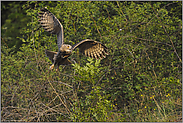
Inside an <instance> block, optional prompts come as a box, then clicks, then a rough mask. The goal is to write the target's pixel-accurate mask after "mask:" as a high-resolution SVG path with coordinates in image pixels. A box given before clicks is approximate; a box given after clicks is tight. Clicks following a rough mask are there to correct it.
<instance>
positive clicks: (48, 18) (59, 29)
mask: <svg viewBox="0 0 183 123" xmlns="http://www.w3.org/2000/svg"><path fill="white" fill-rule="evenodd" d="M40 11H41V12H40V13H38V14H39V16H38V18H40V19H39V20H38V21H39V22H40V24H41V25H42V27H43V28H44V29H45V31H48V32H50V33H52V34H57V44H58V52H53V51H48V50H45V53H46V55H47V56H48V57H49V59H50V60H51V61H52V63H53V64H52V65H51V66H50V69H53V68H54V66H56V68H57V70H58V68H59V65H69V64H71V61H70V60H68V57H69V56H70V55H71V54H72V51H73V50H74V49H76V48H79V51H80V53H82V54H84V55H85V56H88V57H91V58H96V59H99V58H100V59H102V58H105V57H106V56H105V55H108V53H107V47H106V46H105V45H104V44H102V43H100V42H98V41H94V40H92V39H85V40H83V41H80V42H79V43H77V44H75V45H73V46H71V45H68V44H64V32H63V26H62V24H61V23H60V21H59V20H58V19H57V18H56V17H55V16H54V15H53V14H52V13H51V12H50V11H49V10H48V9H47V8H46V7H45V8H42V9H40Z"/></svg>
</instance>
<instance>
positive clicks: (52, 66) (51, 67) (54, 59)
mask: <svg viewBox="0 0 183 123" xmlns="http://www.w3.org/2000/svg"><path fill="white" fill-rule="evenodd" d="M56 57H57V55H56V54H55V55H54V57H53V61H54V63H53V64H52V65H51V66H50V70H52V69H53V68H54V66H55V64H56Z"/></svg>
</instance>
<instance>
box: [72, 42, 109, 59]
mask: <svg viewBox="0 0 183 123" xmlns="http://www.w3.org/2000/svg"><path fill="white" fill-rule="evenodd" d="M76 48H79V51H80V53H82V54H84V55H85V56H88V57H92V58H96V59H99V58H100V59H102V58H105V57H106V56H105V55H108V53H107V47H106V46H105V45H104V44H102V43H100V42H98V41H94V40H91V39H85V40H83V41H81V42H79V43H77V44H75V45H74V46H72V50H74V49H76Z"/></svg>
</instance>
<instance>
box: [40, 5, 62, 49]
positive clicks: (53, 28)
mask: <svg viewBox="0 0 183 123" xmlns="http://www.w3.org/2000/svg"><path fill="white" fill-rule="evenodd" d="M40 11H41V12H40V13H38V14H39V16H38V18H40V20H38V21H39V22H40V24H41V25H42V26H43V28H44V29H45V31H47V32H50V33H52V34H57V44H58V49H60V47H61V45H62V44H63V41H64V34H63V33H64V32H63V26H62V24H61V23H60V21H59V20H58V19H57V18H56V17H55V16H54V15H53V14H52V13H51V12H50V11H49V10H48V9H47V8H46V7H45V8H42V9H40Z"/></svg>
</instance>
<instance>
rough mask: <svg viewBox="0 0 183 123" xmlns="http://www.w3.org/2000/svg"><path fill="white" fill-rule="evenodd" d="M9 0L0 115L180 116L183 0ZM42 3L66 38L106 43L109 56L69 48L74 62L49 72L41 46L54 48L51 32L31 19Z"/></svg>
mask: <svg viewBox="0 0 183 123" xmlns="http://www.w3.org/2000/svg"><path fill="white" fill-rule="evenodd" d="M14 4H15V5H13V4H12V3H11V2H2V4H1V7H2V9H1V10H2V11H3V12H2V20H3V23H2V28H1V32H2V34H1V35H2V37H1V40H2V41H1V97H2V98H1V109H2V113H1V118H2V119H1V120H2V121H7V122H10V121H19V122H33V121H36V122H51V121H53V122H54V121H55V122H59V121H60V122H61V121H67V122H68V121H76V122H82V121H83V122H85V121H95V122H97V121H101V122H103V121H110V122H118V121H120V122H123V121H125V122H141V121H144V122H146V121H148V122H164V121H166V122H169V121H171V122H174V121H177V120H179V119H180V116H181V115H182V93H181V92H182V88H181V87H182V78H181V77H182V71H181V70H182V59H181V58H182V26H181V25H182V13H181V10H182V2H180V1H173V2H172V1H170V2H138V1H137V2H136V1H135V2H134V1H133V2H128V1H79V2H77V1H56V2H52V1H49V2H44V1H27V2H14ZM20 6H21V9H20ZM45 6H47V8H48V9H49V10H50V11H51V12H52V13H53V14H55V16H56V17H57V18H58V19H59V20H60V22H61V23H62V25H63V27H64V42H65V43H67V44H71V45H73V44H75V43H78V42H79V41H81V40H83V39H94V40H97V41H100V42H102V43H103V44H105V45H106V46H107V47H108V52H109V55H108V56H107V57H106V58H105V59H102V60H94V59H91V58H87V57H85V56H83V55H81V54H79V50H75V51H74V52H73V54H72V56H70V57H69V59H70V60H71V61H75V62H76V63H75V62H73V65H70V66H60V71H59V72H56V71H55V70H52V71H50V70H49V66H50V65H51V62H50V60H49V59H48V58H47V57H45V53H44V50H45V49H47V50H51V51H58V46H57V44H56V38H57V37H56V35H52V34H49V33H48V32H45V31H44V29H43V28H42V27H41V26H40V25H39V23H38V21H37V20H38V18H37V16H38V14H37V13H38V12H39V9H40V8H43V7H45ZM4 12H6V13H10V14H9V16H8V15H5V14H4ZM10 27H12V28H11V29H10ZM14 32H16V33H14Z"/></svg>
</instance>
